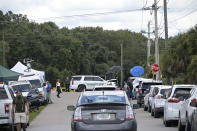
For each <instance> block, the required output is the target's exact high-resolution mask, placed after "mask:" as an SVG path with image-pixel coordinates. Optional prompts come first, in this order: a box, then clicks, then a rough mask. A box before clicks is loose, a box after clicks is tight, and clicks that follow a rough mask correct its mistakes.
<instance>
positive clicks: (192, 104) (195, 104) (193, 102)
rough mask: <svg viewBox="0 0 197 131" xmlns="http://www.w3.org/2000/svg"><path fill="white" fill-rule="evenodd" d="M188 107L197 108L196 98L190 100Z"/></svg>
mask: <svg viewBox="0 0 197 131" xmlns="http://www.w3.org/2000/svg"><path fill="white" fill-rule="evenodd" d="M190 105H191V106H192V107H197V99H196V98H194V99H192V100H191V103H190Z"/></svg>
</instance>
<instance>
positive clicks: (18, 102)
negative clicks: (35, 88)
mask: <svg viewBox="0 0 197 131" xmlns="http://www.w3.org/2000/svg"><path fill="white" fill-rule="evenodd" d="M28 115H29V104H28V102H27V99H26V98H25V97H23V96H22V93H21V92H20V91H17V92H16V97H15V98H14V99H13V104H12V116H13V118H14V121H15V123H16V128H17V131H21V124H23V131H26V123H27V116H28Z"/></svg>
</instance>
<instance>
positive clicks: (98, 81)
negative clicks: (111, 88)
mask: <svg viewBox="0 0 197 131" xmlns="http://www.w3.org/2000/svg"><path fill="white" fill-rule="evenodd" d="M94 82H95V86H102V85H104V80H103V79H102V78H100V77H98V76H95V77H94Z"/></svg>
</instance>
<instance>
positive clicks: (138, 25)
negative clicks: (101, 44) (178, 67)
mask: <svg viewBox="0 0 197 131" xmlns="http://www.w3.org/2000/svg"><path fill="white" fill-rule="evenodd" d="M167 2H168V3H167V6H168V27H169V28H168V30H169V31H168V32H169V36H175V35H177V34H179V33H184V32H186V31H187V30H189V29H190V28H192V27H194V26H195V25H196V24H197V0H167ZM153 3H154V0H12V1H9V0H0V10H2V11H3V12H4V13H6V12H7V11H12V12H13V13H16V14H19V13H20V14H23V15H27V17H28V19H30V21H34V22H38V23H43V22H47V21H53V22H55V23H56V24H57V25H58V26H59V27H60V28H62V27H68V28H69V29H71V28H75V27H78V26H81V27H89V26H91V27H97V26H100V27H103V29H105V30H120V29H128V30H131V31H135V32H141V30H144V31H147V30H148V27H147V24H148V21H151V32H152V31H154V12H153V11H150V10H148V11H144V10H140V9H142V8H143V7H150V6H152V5H153ZM157 3H158V6H159V10H158V28H159V36H160V37H164V16H163V15H164V13H163V0H157ZM127 10H130V12H124V13H114V14H105V15H91V16H85V17H84V16H83V17H68V16H73V15H83V14H94V13H105V12H115V11H127ZM151 37H154V36H153V35H152V36H151Z"/></svg>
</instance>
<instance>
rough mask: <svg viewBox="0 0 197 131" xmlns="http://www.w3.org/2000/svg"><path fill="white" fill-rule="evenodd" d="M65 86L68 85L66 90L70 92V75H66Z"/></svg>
mask: <svg viewBox="0 0 197 131" xmlns="http://www.w3.org/2000/svg"><path fill="white" fill-rule="evenodd" d="M64 86H65V87H66V92H70V89H69V86H70V81H69V78H68V77H66V80H65V84H64Z"/></svg>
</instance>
